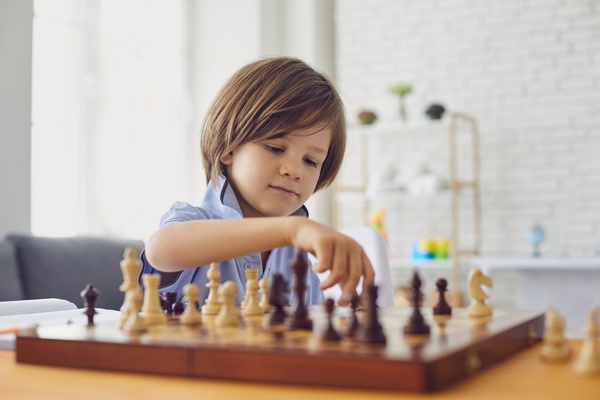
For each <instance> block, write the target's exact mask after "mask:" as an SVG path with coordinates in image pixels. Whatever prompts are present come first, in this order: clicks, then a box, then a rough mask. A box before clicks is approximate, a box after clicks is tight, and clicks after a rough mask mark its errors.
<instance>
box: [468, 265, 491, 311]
mask: <svg viewBox="0 0 600 400" xmlns="http://www.w3.org/2000/svg"><path fill="white" fill-rule="evenodd" d="M482 285H485V286H488V287H492V278H490V277H489V276H487V275H484V274H483V272H481V269H480V268H473V269H472V270H471V272H470V273H469V276H468V278H467V289H468V290H469V296H470V297H471V299H472V300H473V302H472V303H471V305H470V306H469V307H467V315H468V316H469V317H488V316H491V315H492V313H493V312H492V308H491V307H490V306H488V305H487V304H486V303H485V300H486V299H488V297H489V296H488V295H487V294H486V293H485V292H484V291H483V289H482V288H481V286H482Z"/></svg>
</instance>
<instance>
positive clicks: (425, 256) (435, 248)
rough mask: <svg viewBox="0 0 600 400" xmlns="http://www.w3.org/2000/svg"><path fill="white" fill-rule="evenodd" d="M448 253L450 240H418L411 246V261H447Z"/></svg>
mask: <svg viewBox="0 0 600 400" xmlns="http://www.w3.org/2000/svg"><path fill="white" fill-rule="evenodd" d="M449 251H450V240H448V239H446V238H420V239H415V240H413V241H412V244H411V258H412V259H413V260H447V259H448V258H449Z"/></svg>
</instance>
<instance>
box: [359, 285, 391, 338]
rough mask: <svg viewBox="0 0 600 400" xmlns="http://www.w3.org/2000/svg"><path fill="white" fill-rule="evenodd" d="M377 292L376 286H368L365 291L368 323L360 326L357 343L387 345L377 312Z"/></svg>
mask: <svg viewBox="0 0 600 400" xmlns="http://www.w3.org/2000/svg"><path fill="white" fill-rule="evenodd" d="M377 291H378V287H377V286H375V285H368V286H367V287H366V288H364V290H363V296H366V312H367V316H366V321H365V322H364V323H363V324H362V325H360V326H359V328H358V329H357V331H356V334H355V335H354V339H355V340H356V341H357V342H362V343H371V344H386V342H387V340H386V338H385V335H384V333H383V327H382V326H381V323H380V322H379V315H378V311H377Z"/></svg>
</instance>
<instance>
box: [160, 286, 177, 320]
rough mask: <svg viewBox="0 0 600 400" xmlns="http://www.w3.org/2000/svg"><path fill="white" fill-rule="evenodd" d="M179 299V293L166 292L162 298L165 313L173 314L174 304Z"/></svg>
mask: <svg viewBox="0 0 600 400" xmlns="http://www.w3.org/2000/svg"><path fill="white" fill-rule="evenodd" d="M176 301H177V293H175V292H165V293H164V294H163V299H162V307H163V313H165V314H167V315H173V304H175V302H176Z"/></svg>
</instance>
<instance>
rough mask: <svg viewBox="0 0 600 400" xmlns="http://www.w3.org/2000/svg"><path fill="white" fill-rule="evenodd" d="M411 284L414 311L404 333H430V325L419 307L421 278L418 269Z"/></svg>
mask: <svg viewBox="0 0 600 400" xmlns="http://www.w3.org/2000/svg"><path fill="white" fill-rule="evenodd" d="M410 286H411V287H412V288H413V313H412V315H411V316H410V319H409V320H408V324H407V325H406V326H405V327H404V333H406V334H411V335H427V334H429V325H427V324H426V323H425V319H424V318H423V315H422V314H421V310H420V309H419V293H420V289H421V278H419V274H418V272H417V271H415V272H414V274H413V278H412V280H411V282H410Z"/></svg>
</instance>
